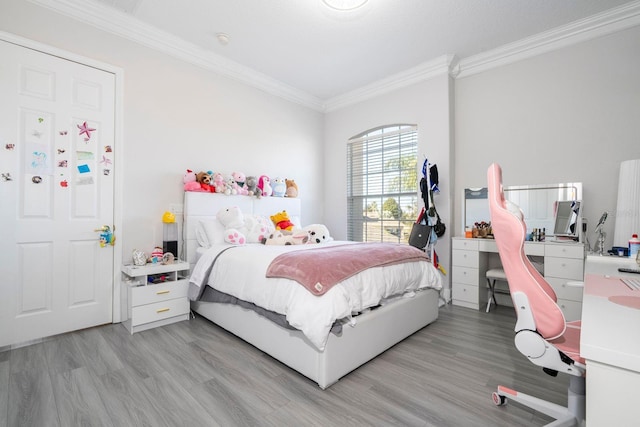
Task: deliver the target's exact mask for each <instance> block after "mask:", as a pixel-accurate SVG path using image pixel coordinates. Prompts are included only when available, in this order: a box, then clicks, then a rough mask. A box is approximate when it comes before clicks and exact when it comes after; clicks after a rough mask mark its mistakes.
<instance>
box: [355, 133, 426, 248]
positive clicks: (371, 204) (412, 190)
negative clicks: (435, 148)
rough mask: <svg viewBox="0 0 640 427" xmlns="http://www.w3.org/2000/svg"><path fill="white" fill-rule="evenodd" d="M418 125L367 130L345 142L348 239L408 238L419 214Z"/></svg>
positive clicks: (394, 239) (400, 239)
mask: <svg viewBox="0 0 640 427" xmlns="http://www.w3.org/2000/svg"><path fill="white" fill-rule="evenodd" d="M417 129H418V128H417V126H416V125H409V124H397V125H388V126H381V127H379V128H375V129H371V130H368V131H365V132H363V133H361V134H359V135H356V136H354V137H353V138H350V139H349V143H348V146H347V239H348V240H353V241H356V242H407V241H408V239H409V233H411V224H412V223H413V222H414V221H415V220H416V217H417V215H418V212H417V210H418V176H417V172H416V170H417V149H418V130H417Z"/></svg>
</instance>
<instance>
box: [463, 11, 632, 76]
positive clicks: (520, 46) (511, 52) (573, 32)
mask: <svg viewBox="0 0 640 427" xmlns="http://www.w3.org/2000/svg"><path fill="white" fill-rule="evenodd" d="M637 25H640V1H634V2H631V3H627V4H625V5H622V6H620V7H616V8H613V9H610V10H607V11H605V12H602V13H599V14H597V15H593V16H590V17H588V18H585V19H581V20H578V21H575V22H573V23H571V24H568V25H564V26H562V27H558V28H555V29H553V30H550V31H545V32H543V33H540V34H536V35H535V36H532V37H528V38H525V39H522V40H519V41H517V42H513V43H509V44H506V45H504V46H502V47H499V48H497V49H493V50H490V51H487V52H483V53H480V54H478V55H473V56H469V57H467V58H463V59H461V60H460V62H459V63H458V65H457V66H456V67H455V69H454V74H456V78H464V77H467V76H471V75H474V74H478V73H481V72H483V71H487V70H490V69H492V68H496V67H500V66H503V65H507V64H512V63H514V62H518V61H521V60H523V59H528V58H532V57H534V56H537V55H541V54H543V53H547V52H551V51H554V50H558V49H562V48H564V47H567V46H571V45H574V44H577V43H581V42H584V41H587V40H592V39H595V38H597V37H602V36H605V35H608V34H612V33H615V32H618V31H622V30H625V29H627V28H631V27H634V26H637Z"/></svg>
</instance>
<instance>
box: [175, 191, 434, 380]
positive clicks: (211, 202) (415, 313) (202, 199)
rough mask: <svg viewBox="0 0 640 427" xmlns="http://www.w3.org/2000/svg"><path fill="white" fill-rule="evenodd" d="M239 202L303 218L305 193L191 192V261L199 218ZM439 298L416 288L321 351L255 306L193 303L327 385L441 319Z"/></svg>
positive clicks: (187, 215) (187, 203) (259, 211)
mask: <svg viewBox="0 0 640 427" xmlns="http://www.w3.org/2000/svg"><path fill="white" fill-rule="evenodd" d="M234 205H237V206H240V207H241V208H242V211H243V212H245V213H254V214H256V215H264V216H267V217H268V216H270V215H273V214H274V213H275V212H279V211H281V210H283V209H284V210H286V211H287V212H288V213H289V215H290V217H291V218H292V219H294V218H295V219H296V220H297V221H298V222H299V223H300V218H301V215H300V214H301V212H300V200H299V199H287V198H278V197H266V198H262V199H254V198H251V197H248V196H224V195H220V194H210V193H196V192H185V200H184V239H185V241H184V251H185V255H186V260H187V261H188V262H189V263H190V264H191V265H193V264H194V263H195V262H196V249H197V247H198V243H197V241H196V238H195V228H196V226H197V224H198V221H199V220H201V219H205V218H208V219H210V218H212V217H215V214H216V212H218V210H219V209H221V208H224V207H228V206H234ZM293 222H294V223H296V222H295V221H293ZM438 298H439V292H438V291H437V290H434V289H426V290H423V291H419V292H416V295H415V296H414V297H413V298H402V299H399V300H397V301H395V302H393V303H390V304H387V305H383V306H381V307H379V308H377V309H375V310H371V311H369V312H367V313H364V314H361V315H360V316H358V317H357V323H356V326H355V327H350V326H348V325H345V326H344V327H343V328H342V334H341V335H340V336H337V335H334V334H331V335H330V336H329V339H328V341H327V345H326V347H325V349H324V351H319V350H318V349H317V348H316V347H315V346H314V345H313V344H312V343H311V342H310V341H309V340H308V339H307V338H306V337H305V336H304V335H303V334H302V333H301V332H299V331H294V330H289V329H286V328H283V327H281V326H278V325H276V324H275V323H273V322H271V321H270V320H267V319H266V318H265V317H263V316H260V315H259V314H257V313H255V312H254V311H252V310H247V309H244V308H241V307H239V306H236V305H229V304H219V303H209V302H201V301H198V302H192V303H191V308H192V310H194V311H195V312H196V313H198V314H200V315H201V316H203V317H205V318H207V319H209V320H210V321H212V322H213V323H215V324H217V325H218V326H220V327H222V328H224V329H226V330H227V331H229V332H231V333H233V334H234V335H236V336H238V337H240V338H242V339H243V340H245V341H247V342H248V343H250V344H252V345H253V346H255V347H257V348H258V349H260V350H262V351H264V352H265V353H267V354H269V355H270V356H272V357H273V358H275V359H277V360H279V361H281V362H282V363H284V364H285V365H287V366H289V367H290V368H292V369H294V370H296V371H298V372H299V373H301V374H302V375H304V376H306V377H308V378H310V379H311V380H313V381H315V382H316V383H318V385H319V386H320V388H322V389H325V388H327V387H329V386H330V385H331V384H333V383H335V382H337V381H338V380H339V379H340V378H342V377H343V376H344V375H346V374H348V373H349V372H351V371H353V370H354V369H356V368H357V367H359V366H360V365H362V364H364V363H366V362H367V361H369V360H371V359H373V358H374V357H376V356H377V355H379V354H380V353H382V352H384V351H385V350H387V349H388V348H390V347H392V346H393V345H395V344H396V343H398V342H400V341H402V340H403V339H405V338H406V337H408V336H409V335H411V334H413V333H414V332H416V331H418V330H420V329H422V328H423V327H425V326H426V325H428V324H430V323H431V322H433V321H435V320H436V319H437V318H438Z"/></svg>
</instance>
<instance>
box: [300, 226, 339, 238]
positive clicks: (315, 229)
mask: <svg viewBox="0 0 640 427" xmlns="http://www.w3.org/2000/svg"><path fill="white" fill-rule="evenodd" d="M302 230H303V231H305V232H306V233H307V235H308V236H309V240H308V241H307V243H325V242H330V241H332V240H333V237H331V236H330V235H329V229H328V228H327V226H326V225H324V224H310V225H307V226H306V227H303V228H302Z"/></svg>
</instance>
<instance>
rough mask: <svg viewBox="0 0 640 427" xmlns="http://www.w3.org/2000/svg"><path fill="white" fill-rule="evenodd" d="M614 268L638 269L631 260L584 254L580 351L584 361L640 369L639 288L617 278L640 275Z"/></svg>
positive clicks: (639, 276)
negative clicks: (634, 289) (585, 255)
mask: <svg viewBox="0 0 640 427" xmlns="http://www.w3.org/2000/svg"><path fill="white" fill-rule="evenodd" d="M618 267H629V268H639V266H638V265H637V264H636V262H635V260H634V259H629V258H622V257H614V256H598V255H589V256H587V261H586V266H585V283H584V294H583V300H582V331H581V338H580V354H581V356H582V357H584V358H585V359H587V361H589V360H593V361H595V362H600V363H604V364H607V365H611V366H615V367H619V368H624V369H629V370H631V371H635V372H640V291H633V290H631V289H629V287H627V285H625V284H624V283H623V282H622V281H621V280H620V278H621V277H623V276H626V277H635V278H637V279H640V275H639V274H632V273H620V272H618ZM587 363H588V362H587ZM587 372H588V365H587Z"/></svg>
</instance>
